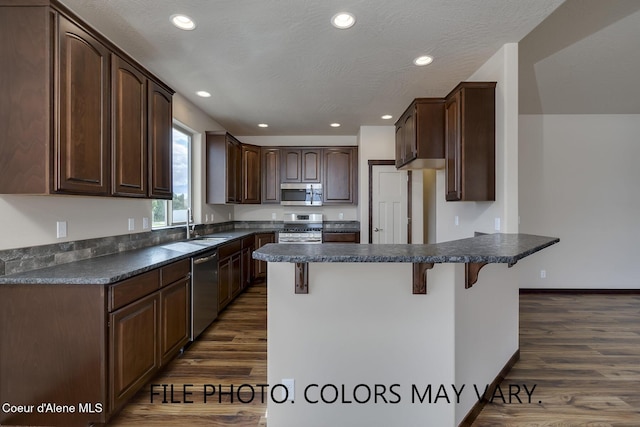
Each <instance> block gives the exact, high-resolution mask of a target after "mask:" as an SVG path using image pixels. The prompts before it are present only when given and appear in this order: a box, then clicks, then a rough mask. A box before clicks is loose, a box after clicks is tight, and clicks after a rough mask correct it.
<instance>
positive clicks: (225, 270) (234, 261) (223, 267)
mask: <svg viewBox="0 0 640 427" xmlns="http://www.w3.org/2000/svg"><path fill="white" fill-rule="evenodd" d="M218 256H219V258H220V261H219V262H218V281H219V282H218V312H220V311H222V310H223V309H224V308H225V307H226V306H227V305H228V304H229V303H230V302H231V301H232V300H233V299H234V298H235V297H236V296H238V295H239V294H240V292H241V291H242V289H243V287H242V241H241V240H236V241H234V242H231V243H227V244H226V245H222V246H220V247H219V248H218Z"/></svg>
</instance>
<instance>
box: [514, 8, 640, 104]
mask: <svg viewBox="0 0 640 427" xmlns="http://www.w3.org/2000/svg"><path fill="white" fill-rule="evenodd" d="M519 53H520V56H519V69H520V76H519V84H520V96H519V101H520V106H519V112H520V114H640V85H639V84H638V76H640V1H638V0H608V1H602V0H567V1H566V2H565V3H563V4H562V5H561V6H560V7H558V8H557V9H556V10H555V11H554V12H553V13H552V14H551V15H550V16H549V17H548V18H547V19H546V20H545V21H544V22H542V23H541V24H540V25H539V26H538V27H537V28H535V29H534V30H533V31H531V33H529V35H527V36H526V37H525V38H524V39H523V40H522V41H521V42H520V46H519Z"/></svg>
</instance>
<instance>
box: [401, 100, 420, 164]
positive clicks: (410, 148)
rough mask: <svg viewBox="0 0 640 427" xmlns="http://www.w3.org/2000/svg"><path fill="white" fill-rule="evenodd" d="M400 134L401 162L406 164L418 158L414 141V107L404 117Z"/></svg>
mask: <svg viewBox="0 0 640 427" xmlns="http://www.w3.org/2000/svg"><path fill="white" fill-rule="evenodd" d="M402 132H403V134H404V136H403V138H402V141H403V148H402V154H403V156H402V162H403V164H405V163H408V162H410V161H412V160H414V159H415V158H416V157H418V141H417V139H416V109H415V106H414V107H413V108H411V109H410V110H409V111H408V112H407V114H406V115H405V116H404V123H403V125H402Z"/></svg>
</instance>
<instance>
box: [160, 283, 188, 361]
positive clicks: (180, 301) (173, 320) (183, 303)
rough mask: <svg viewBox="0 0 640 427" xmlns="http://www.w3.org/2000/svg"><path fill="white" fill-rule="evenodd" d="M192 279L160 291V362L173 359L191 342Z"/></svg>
mask: <svg viewBox="0 0 640 427" xmlns="http://www.w3.org/2000/svg"><path fill="white" fill-rule="evenodd" d="M190 322H191V281H190V279H189V278H185V279H182V280H179V281H178V282H176V283H174V284H172V285H169V286H167V287H165V288H162V290H161V291H160V331H161V334H160V364H161V365H165V364H166V363H167V362H169V361H170V360H171V359H173V358H174V357H175V356H176V355H177V354H178V353H179V352H180V349H181V348H182V347H184V345H185V344H186V343H187V342H189V336H190V331H191V323H190Z"/></svg>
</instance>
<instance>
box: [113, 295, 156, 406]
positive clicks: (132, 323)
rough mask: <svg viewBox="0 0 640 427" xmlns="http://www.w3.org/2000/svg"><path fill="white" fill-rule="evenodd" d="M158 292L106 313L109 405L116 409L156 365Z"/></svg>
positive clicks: (139, 385) (134, 391) (149, 375)
mask: <svg viewBox="0 0 640 427" xmlns="http://www.w3.org/2000/svg"><path fill="white" fill-rule="evenodd" d="M159 310H160V295H159V293H158V292H154V293H153V294H151V295H149V296H146V297H144V298H142V299H141V300H138V301H136V302H134V303H131V304H129V305H126V306H125V307H123V308H121V309H119V310H117V311H114V312H113V313H111V314H109V331H110V333H109V342H110V344H111V345H110V346H109V347H110V352H109V371H110V372H111V378H110V382H111V405H110V407H111V408H113V409H114V410H116V411H117V410H118V409H120V408H121V407H122V406H123V405H124V404H125V403H126V402H127V401H128V400H129V399H130V398H131V397H133V395H134V394H135V393H136V392H137V391H138V390H139V389H140V387H142V386H143V385H144V384H145V383H146V382H147V381H148V380H149V379H151V377H152V376H153V374H154V373H155V372H156V371H157V370H158V368H159V367H160V355H159V354H158V349H159V342H158V338H159V337H158V314H159Z"/></svg>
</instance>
